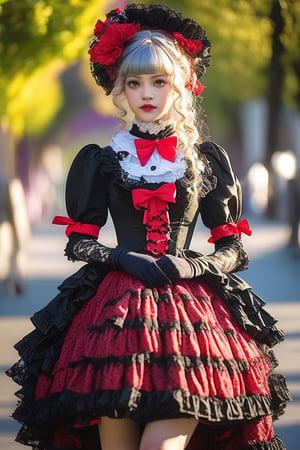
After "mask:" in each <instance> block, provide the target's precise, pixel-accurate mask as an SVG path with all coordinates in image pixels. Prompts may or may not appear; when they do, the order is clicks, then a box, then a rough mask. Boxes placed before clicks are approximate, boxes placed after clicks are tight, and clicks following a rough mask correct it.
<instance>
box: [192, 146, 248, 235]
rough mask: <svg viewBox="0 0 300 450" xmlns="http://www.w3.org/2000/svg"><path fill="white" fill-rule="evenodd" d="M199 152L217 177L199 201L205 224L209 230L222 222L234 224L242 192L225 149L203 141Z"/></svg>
mask: <svg viewBox="0 0 300 450" xmlns="http://www.w3.org/2000/svg"><path fill="white" fill-rule="evenodd" d="M201 152H202V153H203V154H204V155H205V156H206V158H207V160H208V161H209V164H210V166H211V169H212V173H213V175H214V176H215V177H216V179H217V185H216V188H215V189H213V190H212V191H210V192H209V193H208V194H207V196H206V197H205V198H203V199H202V200H201V203H200V213H201V217H202V220H203V223H204V225H205V226H207V227H208V228H210V229H211V230H213V229H215V228H217V227H218V226H220V225H223V224H229V223H234V224H236V223H237V222H238V220H239V219H240V217H241V213H242V192H241V186H240V182H239V180H238V178H237V176H236V175H235V173H234V171H233V169H232V166H231V163H230V160H229V157H228V155H227V153H226V151H225V150H224V149H223V148H222V147H220V146H218V145H216V144H214V143H213V142H205V143H204V144H202V145H201Z"/></svg>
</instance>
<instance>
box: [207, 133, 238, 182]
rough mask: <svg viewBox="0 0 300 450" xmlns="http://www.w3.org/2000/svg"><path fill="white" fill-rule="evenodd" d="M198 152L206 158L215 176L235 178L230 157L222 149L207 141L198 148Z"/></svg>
mask: <svg viewBox="0 0 300 450" xmlns="http://www.w3.org/2000/svg"><path fill="white" fill-rule="evenodd" d="M198 152H200V153H201V154H202V155H204V156H205V157H206V159H207V160H208V162H209V164H210V166H211V169H212V172H213V173H214V174H215V175H217V176H220V175H222V174H223V175H225V174H227V175H228V176H230V177H231V178H234V179H235V178H236V175H235V174H234V170H233V168H232V164H231V161H230V157H229V155H228V153H227V151H226V150H225V149H224V148H223V147H221V146H220V145H218V144H216V143H215V142H212V141H207V142H203V143H202V144H200V145H199V146H198Z"/></svg>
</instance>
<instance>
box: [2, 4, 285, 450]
mask: <svg viewBox="0 0 300 450" xmlns="http://www.w3.org/2000/svg"><path fill="white" fill-rule="evenodd" d="M209 49H210V43H209V41H208V39H207V37H206V35H205V32H204V31H203V29H202V28H201V27H200V26H199V25H198V24H196V23H195V22H194V21H192V20H190V19H183V18H182V16H181V15H180V14H178V13H176V12H175V11H173V10H170V9H168V8H166V7H162V6H159V5H156V6H152V7H144V6H142V5H129V6H127V7H126V9H125V11H123V12H122V11H120V10H118V9H117V10H113V11H111V12H110V13H109V14H108V15H107V19H106V21H105V22H101V21H98V22H97V24H96V28H95V30H94V38H93V39H92V41H91V46H90V51H89V53H90V56H91V69H92V73H93V75H94V77H95V79H96V81H97V82H98V84H99V85H100V86H102V87H103V88H104V89H105V91H106V93H107V94H110V93H112V96H113V101H114V104H115V105H116V106H117V108H118V111H119V114H118V116H119V118H120V119H121V122H122V123H123V124H124V125H125V126H124V127H123V129H122V131H119V132H118V133H117V134H116V135H115V136H114V137H113V138H112V141H111V143H110V144H109V146H108V147H105V148H100V147H99V146H98V145H96V144H90V145H87V146H86V147H84V148H83V149H82V150H81V151H80V152H79V154H78V155H77V156H76V158H75V160H74V162H73V164H72V166H71V169H70V172H69V175H68V179H67V186H66V205H67V211H68V214H69V218H62V217H56V218H55V219H54V223H57V224H66V225H68V226H67V230H66V234H67V236H68V237H69V241H68V244H67V247H66V255H67V256H68V258H69V259H71V260H81V261H85V262H87V265H85V266H84V267H83V268H82V269H80V270H79V272H78V273H76V274H74V275H73V276H72V277H70V278H69V279H67V280H65V281H64V283H63V284H62V286H61V287H60V294H59V295H58V296H57V297H56V298H55V299H54V300H53V301H52V302H50V304H49V305H47V306H46V307H45V308H44V309H43V310H42V311H40V312H38V313H36V314H35V315H34V317H33V319H32V320H33V323H34V325H35V326H36V330H35V331H33V332H32V333H31V334H30V335H29V336H27V337H25V338H24V339H23V340H22V341H21V342H20V343H18V344H17V346H16V348H17V349H18V351H19V353H20V355H21V361H19V363H17V364H16V365H15V366H14V367H13V368H11V369H10V370H9V375H10V376H12V377H13V378H14V379H15V380H16V381H17V382H20V384H22V386H23V388H22V391H21V394H20V396H21V398H22V402H21V404H20V405H19V407H18V408H17V410H16V411H15V413H14V417H15V418H16V419H17V420H19V421H20V422H21V423H22V424H23V428H22V429H21V431H20V433H19V435H18V437H17V440H19V441H20V442H22V443H25V444H30V445H32V446H33V448H35V449H75V448H84V449H96V448H101V449H102V450H121V449H122V450H137V449H140V450H149V449H161V450H162V449H163V450H169V449H172V450H183V449H184V448H188V449H189V450H193V449H201V450H202V449H210V450H211V449H213V448H217V449H241V448H245V449H246V448H248V449H250V448H251V449H284V445H283V443H282V442H281V440H280V439H279V438H278V437H277V436H275V435H274V431H273V422H272V417H273V418H276V417H277V416H278V415H279V414H280V413H281V410H282V408H283V406H284V405H285V403H286V402H287V401H288V399H289V395H288V392H287V389H286V387H285V382H284V379H283V377H281V376H279V375H275V374H274V373H272V370H273V369H274V366H275V358H274V357H273V354H272V352H271V350H270V349H269V348H270V347H271V346H272V345H274V344H275V343H277V342H279V341H280V340H282V339H283V334H282V332H281V330H279V329H278V328H277V327H276V325H275V320H274V319H273V318H272V317H271V316H270V315H268V313H267V312H266V311H265V310H264V309H263V302H262V301H261V300H260V299H259V298H258V297H257V296H256V295H255V294H254V293H253V292H252V291H251V290H250V288H249V286H248V285H247V284H246V283H244V282H243V281H242V280H241V279H239V278H238V277H236V276H235V275H232V274H231V273H232V272H235V271H238V270H242V269H244V268H245V267H246V266H247V263H248V259H247V255H246V252H245V251H244V249H243V246H242V243H241V239H240V236H241V233H242V231H244V232H246V233H247V234H250V233H251V232H250V230H249V228H248V223H247V221H245V220H244V221H241V222H238V221H239V218H240V215H241V192H240V185H239V182H238V180H237V178H236V176H235V174H234V172H233V170H232V167H231V165H230V161H229V158H228V156H227V154H226V152H225V151H224V150H223V149H222V148H221V147H219V146H218V145H216V144H214V143H212V142H206V143H201V135H200V131H199V123H198V121H197V117H198V113H199V108H198V107H197V102H196V97H197V96H198V95H199V94H200V93H201V91H202V89H203V86H202V85H201V84H200V82H199V78H200V77H201V76H202V75H203V73H204V72H205V70H206V67H208V66H209V63H210V53H209ZM129 111H131V112H132V113H133V116H134V118H133V122H132V123H131V122H130V123H129V122H128V120H127V118H128V113H129ZM128 123H129V130H127V129H126V126H127V125H128ZM108 211H109V212H110V214H111V216H112V219H113V222H114V226H115V230H116V235H117V240H118V246H117V247H116V248H114V249H112V248H108V247H106V246H104V245H102V244H101V243H99V242H98V240H97V237H98V233H99V230H100V228H101V227H103V226H104V225H105V223H106V219H107V215H108ZM199 213H200V215H201V217H202V220H203V222H204V224H205V225H206V226H207V227H208V228H210V230H211V238H210V242H214V243H215V252H214V253H212V254H211V255H208V256H203V255H201V254H199V253H196V252H193V251H191V250H189V249H188V248H189V244H190V240H191V236H192V233H193V229H194V225H195V222H196V220H197V217H198V215H199ZM97 431H98V432H99V437H100V439H99V437H98V433H97Z"/></svg>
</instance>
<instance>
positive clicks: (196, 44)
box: [174, 32, 203, 55]
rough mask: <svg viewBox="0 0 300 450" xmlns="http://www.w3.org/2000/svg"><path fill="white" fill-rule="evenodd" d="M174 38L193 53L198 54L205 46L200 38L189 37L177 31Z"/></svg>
mask: <svg viewBox="0 0 300 450" xmlns="http://www.w3.org/2000/svg"><path fill="white" fill-rule="evenodd" d="M174 38H175V39H176V41H177V42H178V44H179V45H180V46H181V47H182V48H184V49H185V50H186V51H187V52H188V53H190V54H192V55H197V53H199V52H200V51H201V50H202V48H203V44H202V41H199V39H187V38H185V37H184V36H182V34H181V33H177V32H175V33H174Z"/></svg>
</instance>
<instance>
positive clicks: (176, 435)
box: [140, 418, 198, 450]
mask: <svg viewBox="0 0 300 450" xmlns="http://www.w3.org/2000/svg"><path fill="white" fill-rule="evenodd" d="M197 424H198V421H197V420H196V419H193V418H190V419H189V418H182V419H166V420H158V421H155V422H149V423H148V424H147V425H146V427H145V430H144V433H143V436H142V440H141V446H140V450H184V449H185V448H186V447H187V445H188V443H189V440H190V439H191V437H192V434H193V432H194V431H195V429H196V427H197Z"/></svg>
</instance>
